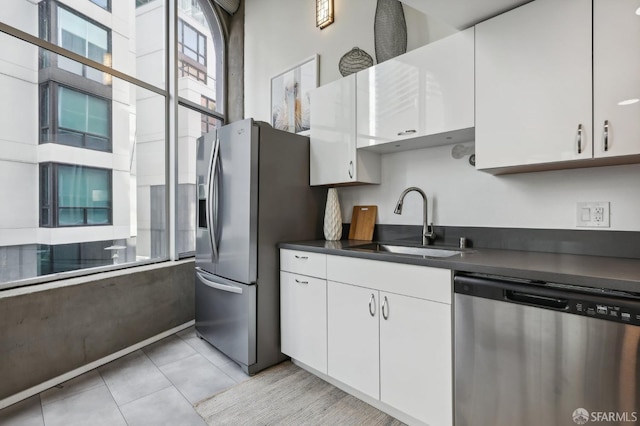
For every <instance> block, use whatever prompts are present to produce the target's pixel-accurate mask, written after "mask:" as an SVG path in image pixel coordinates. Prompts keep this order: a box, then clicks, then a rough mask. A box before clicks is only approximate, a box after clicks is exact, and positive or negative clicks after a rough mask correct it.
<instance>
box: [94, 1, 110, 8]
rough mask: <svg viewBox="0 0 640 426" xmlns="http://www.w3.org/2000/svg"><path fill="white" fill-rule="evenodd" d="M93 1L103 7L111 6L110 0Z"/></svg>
mask: <svg viewBox="0 0 640 426" xmlns="http://www.w3.org/2000/svg"><path fill="white" fill-rule="evenodd" d="M91 2H92V3H95V4H97V5H98V6H100V7H101V8H103V9H108V8H109V0H91Z"/></svg>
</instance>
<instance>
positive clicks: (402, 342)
mask: <svg viewBox="0 0 640 426" xmlns="http://www.w3.org/2000/svg"><path fill="white" fill-rule="evenodd" d="M380 304H381V318H380V399H381V400H382V401H383V402H385V403H387V404H389V405H391V406H393V407H395V408H397V409H399V410H400V411H403V412H405V413H407V414H409V415H411V416H413V417H415V418H416V419H418V420H421V421H423V422H425V423H426V424H430V425H451V424H452V411H453V405H452V366H451V357H452V352H451V305H448V304H444V303H437V302H432V301H428V300H423V299H417V298H413V297H407V296H400V295H397V294H391V293H385V292H380Z"/></svg>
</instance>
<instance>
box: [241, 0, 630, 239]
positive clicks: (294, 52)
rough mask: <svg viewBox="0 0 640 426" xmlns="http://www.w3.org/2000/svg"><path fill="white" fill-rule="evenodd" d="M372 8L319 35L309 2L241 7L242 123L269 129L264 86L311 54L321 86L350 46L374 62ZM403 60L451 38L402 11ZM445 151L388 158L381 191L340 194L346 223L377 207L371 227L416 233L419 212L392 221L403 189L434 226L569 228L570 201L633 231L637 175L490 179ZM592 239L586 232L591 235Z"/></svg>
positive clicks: (273, 0)
mask: <svg viewBox="0 0 640 426" xmlns="http://www.w3.org/2000/svg"><path fill="white" fill-rule="evenodd" d="M375 4H376V2H375V1H374V0H357V1H344V0H336V1H335V6H336V19H335V23H334V24H332V25H330V26H329V27H327V28H325V29H324V30H318V29H317V28H315V25H314V10H313V6H314V2H313V1H310V0H308V1H305V2H301V1H293V0H290V1H284V0H247V2H246V12H245V13H246V16H245V17H246V26H245V32H246V34H245V116H247V117H254V118H256V119H259V120H265V121H269V120H268V119H269V79H270V78H271V76H273V75H274V74H277V73H279V72H281V71H283V70H285V69H287V68H289V67H290V66H291V65H293V64H295V63H297V62H299V61H301V60H303V59H305V58H307V57H309V56H311V55H313V54H314V53H318V54H319V55H320V84H326V83H328V82H331V81H333V80H336V79H338V78H341V76H340V74H339V72H338V68H337V64H338V61H339V59H340V57H341V56H342V55H343V54H344V53H345V52H347V51H348V50H349V49H351V48H352V47H354V46H358V47H360V48H361V49H364V50H366V51H367V52H368V53H369V54H371V55H372V56H373V57H374V58H375V50H374V41H373V16H374V13H375ZM405 16H406V19H407V28H408V33H409V43H408V44H409V50H412V49H414V48H416V47H419V46H421V45H423V44H426V43H427V42H430V41H435V40H436V39H438V38H442V37H443V36H446V35H449V34H451V33H452V32H453V30H452V29H451V28H448V27H447V26H446V25H443V24H441V23H439V22H438V21H436V20H434V19H432V18H429V17H426V16H425V15H423V14H421V13H420V12H417V11H415V10H414V9H411V8H409V7H407V6H405ZM451 148H452V147H451V146H448V147H447V146H445V147H438V148H429V149H423V150H416V151H407V152H400V153H394V154H386V155H384V156H383V157H382V184H381V185H375V186H359V187H350V188H340V189H339V190H338V192H339V198H340V202H341V207H342V215H343V221H344V222H350V221H351V211H352V208H353V206H354V205H359V204H374V205H377V206H378V219H377V223H384V224H411V225H413V224H415V225H418V224H421V222H422V202H421V199H420V197H419V196H418V195H417V194H409V195H408V196H407V198H406V202H405V208H404V213H403V214H402V215H401V216H399V215H395V214H393V208H394V206H395V203H396V201H397V199H398V196H399V195H400V192H402V190H403V189H405V188H406V187H408V186H418V187H420V188H422V189H423V190H424V191H425V192H426V193H427V195H428V196H429V199H430V203H431V205H430V210H432V212H430V218H432V219H433V222H434V223H435V224H436V225H447V226H486V227H525V228H549V229H586V228H576V226H575V222H576V206H575V203H576V202H578V201H610V202H611V228H609V229H611V230H625V231H640V213H639V212H640V189H638V177H639V176H640V165H631V166H615V167H601V168H587V169H579V170H566V171H557V172H539V173H527V174H519V175H509V176H492V175H490V174H487V173H484V172H479V171H476V170H475V169H474V168H473V167H471V166H470V165H469V164H468V162H467V159H468V157H464V158H463V159H460V160H454V159H453V158H452V157H451V154H450V153H451ZM590 229H591V228H590Z"/></svg>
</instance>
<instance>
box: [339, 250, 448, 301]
mask: <svg viewBox="0 0 640 426" xmlns="http://www.w3.org/2000/svg"><path fill="white" fill-rule="evenodd" d="M327 279H328V280H330V281H337V282H341V283H346V284H353V285H357V286H361V287H368V288H372V289H376V290H381V291H388V292H390V293H395V294H403V295H405V296H412V297H418V298H420V299H426V300H433V301H435V302H440V303H448V304H451V271H450V270H448V269H440V268H431V267H428V266H418V265H407V264H403V263H393V262H382V261H379V260H369V259H357V258H353V257H346V256H327Z"/></svg>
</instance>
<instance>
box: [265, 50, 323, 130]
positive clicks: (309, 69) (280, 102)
mask: <svg viewBox="0 0 640 426" xmlns="http://www.w3.org/2000/svg"><path fill="white" fill-rule="evenodd" d="M318 62H319V58H318V55H317V54H316V55H313V56H312V57H310V58H308V59H305V60H304V61H302V62H300V63H298V64H296V65H294V66H293V67H291V68H289V69H287V70H286V71H283V72H281V73H280V74H278V75H276V76H274V77H271V125H272V126H273V127H274V128H276V129H280V130H285V131H287V132H293V133H302V134H308V132H309V129H310V125H309V108H310V105H309V91H310V90H311V89H314V88H316V87H318Z"/></svg>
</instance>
